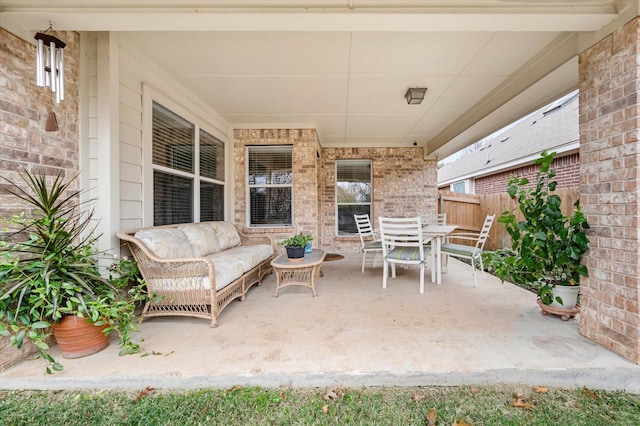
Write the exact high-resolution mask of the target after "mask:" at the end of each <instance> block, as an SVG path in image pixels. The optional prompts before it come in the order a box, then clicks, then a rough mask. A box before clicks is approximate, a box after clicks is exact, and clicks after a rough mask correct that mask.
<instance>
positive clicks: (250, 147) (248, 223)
mask: <svg viewBox="0 0 640 426" xmlns="http://www.w3.org/2000/svg"><path fill="white" fill-rule="evenodd" d="M274 148H276V149H285V148H289V149H290V150H291V176H292V178H291V183H290V184H268V185H266V184H265V185H251V184H250V183H249V153H250V151H254V152H255V151H260V150H262V151H265V152H268V151H269V150H271V149H274ZM244 155H245V157H244V158H246V159H247V161H246V166H245V172H244V176H245V184H246V188H247V191H246V194H245V197H246V198H245V200H246V206H247V214H246V226H247V227H248V228H254V229H255V228H261V229H262V228H291V227H293V224H294V223H296V222H295V209H294V208H293V206H294V205H295V202H294V201H295V194H294V182H295V170H294V167H293V145H247V146H245V152H244ZM252 188H291V223H290V224H279V223H272V224H257V225H255V224H251V189H252Z"/></svg>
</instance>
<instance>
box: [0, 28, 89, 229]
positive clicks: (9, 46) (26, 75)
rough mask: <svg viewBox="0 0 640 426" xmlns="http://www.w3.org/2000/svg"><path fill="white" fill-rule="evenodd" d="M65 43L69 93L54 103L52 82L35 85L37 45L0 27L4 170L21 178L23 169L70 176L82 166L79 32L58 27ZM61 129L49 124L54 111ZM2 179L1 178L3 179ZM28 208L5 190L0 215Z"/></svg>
mask: <svg viewBox="0 0 640 426" xmlns="http://www.w3.org/2000/svg"><path fill="white" fill-rule="evenodd" d="M55 35H56V36H57V37H58V38H60V39H61V40H63V41H64V42H66V43H67V46H66V47H65V49H64V64H65V75H64V86H65V99H64V100H63V101H62V102H61V103H60V104H56V103H55V94H53V93H51V89H50V88H48V87H38V86H36V69H35V63H36V48H35V45H33V44H30V43H28V42H27V41H25V40H22V39H21V38H18V37H16V36H15V35H13V34H11V33H9V32H7V31H6V30H4V29H2V28H0V56H1V57H2V61H0V170H2V176H3V177H5V178H7V179H10V180H12V181H19V176H18V171H19V170H24V169H28V170H30V171H36V170H38V169H44V170H45V172H46V173H47V174H48V175H56V174H58V172H59V171H62V172H63V176H65V177H71V176H74V175H76V174H77V173H78V170H79V136H78V109H79V108H78V52H79V37H78V34H77V33H74V32H71V31H67V32H62V31H61V32H56V33H55ZM50 111H53V112H54V113H55V114H56V116H57V119H58V126H59V127H60V130H58V131H56V132H46V131H45V130H44V127H45V124H46V122H47V117H48V115H49V112H50ZM2 184H3V183H0V185H2ZM23 210H24V209H23V208H22V207H21V206H20V205H19V204H17V203H16V201H15V197H8V196H7V195H3V194H1V193H0V218H2V217H8V216H11V214H13V213H16V212H20V211H23Z"/></svg>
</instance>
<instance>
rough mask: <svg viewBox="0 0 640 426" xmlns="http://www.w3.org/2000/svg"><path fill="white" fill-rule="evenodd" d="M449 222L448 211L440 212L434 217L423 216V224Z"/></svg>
mask: <svg viewBox="0 0 640 426" xmlns="http://www.w3.org/2000/svg"><path fill="white" fill-rule="evenodd" d="M446 224H447V214H446V213H438V214H437V215H435V217H434V216H432V217H425V218H422V225H424V226H426V225H446Z"/></svg>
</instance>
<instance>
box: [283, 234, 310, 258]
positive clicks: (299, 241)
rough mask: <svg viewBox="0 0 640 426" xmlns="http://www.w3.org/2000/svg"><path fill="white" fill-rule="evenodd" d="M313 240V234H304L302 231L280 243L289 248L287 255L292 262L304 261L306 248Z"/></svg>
mask: <svg viewBox="0 0 640 426" xmlns="http://www.w3.org/2000/svg"><path fill="white" fill-rule="evenodd" d="M311 240H313V235H311V234H307V235H303V234H302V233H300V234H295V235H294V236H292V237H289V238H287V239H286V240H282V241H280V242H279V243H278V245H281V246H284V247H285V248H286V249H287V257H288V258H289V260H291V261H292V262H295V261H302V259H304V253H305V248H306V247H307V244H308V243H310V242H311Z"/></svg>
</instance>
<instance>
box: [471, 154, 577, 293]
mask: <svg viewBox="0 0 640 426" xmlns="http://www.w3.org/2000/svg"><path fill="white" fill-rule="evenodd" d="M554 157H555V153H547V151H542V153H541V154H540V158H539V159H537V160H536V164H538V165H539V166H540V170H539V171H538V173H537V182H536V184H535V185H533V186H532V185H529V180H528V179H527V178H520V177H512V178H511V179H510V180H509V186H508V188H507V193H508V194H509V196H510V197H511V198H512V199H513V200H515V201H516V202H517V203H518V207H517V208H518V209H519V210H520V212H521V213H522V216H523V217H524V220H518V219H517V217H516V214H515V211H516V209H515V208H514V209H513V210H510V211H509V210H508V211H505V212H503V213H502V215H501V216H500V218H499V219H498V222H500V223H503V224H504V226H505V228H506V230H507V232H508V233H509V235H510V236H511V241H512V244H511V247H507V248H503V249H500V250H497V251H493V252H485V253H484V254H483V261H484V264H485V265H486V266H487V268H488V269H489V270H492V271H493V273H495V275H496V276H498V277H499V278H500V279H501V280H502V281H503V282H504V281H505V280H508V281H511V282H513V283H515V284H520V285H525V286H530V287H532V288H534V289H536V290H537V293H538V296H540V298H541V300H542V302H543V303H545V304H547V305H548V304H551V303H552V301H553V297H552V295H551V291H552V289H553V287H554V286H556V285H562V286H574V285H579V283H580V277H581V276H585V277H586V276H588V271H587V267H586V266H585V265H583V264H582V263H581V258H582V255H583V254H584V253H585V252H586V251H587V250H588V249H589V239H588V238H587V235H586V232H585V230H587V229H589V224H588V223H587V220H586V218H585V216H584V214H583V213H582V209H581V208H580V201H579V200H578V201H576V202H575V204H574V207H575V208H574V211H573V213H572V214H571V216H569V217H567V216H565V215H564V214H563V213H562V211H561V209H560V206H561V199H560V196H558V195H557V194H553V192H554V191H555V189H556V186H557V181H556V180H555V179H554V178H555V176H556V170H555V169H554V168H552V167H551V165H552V163H553V159H554Z"/></svg>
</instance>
